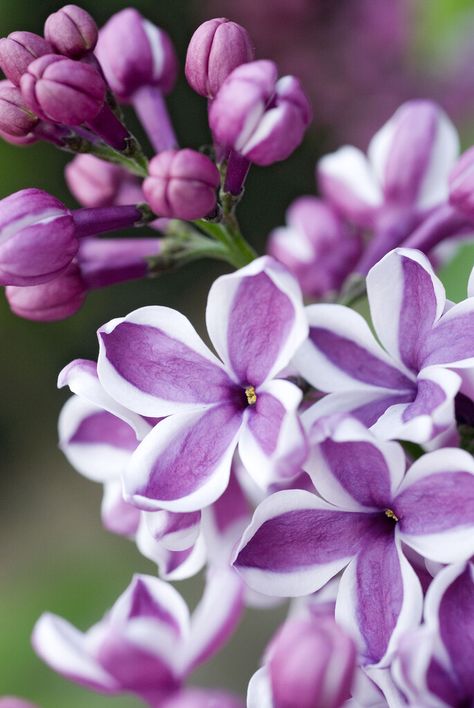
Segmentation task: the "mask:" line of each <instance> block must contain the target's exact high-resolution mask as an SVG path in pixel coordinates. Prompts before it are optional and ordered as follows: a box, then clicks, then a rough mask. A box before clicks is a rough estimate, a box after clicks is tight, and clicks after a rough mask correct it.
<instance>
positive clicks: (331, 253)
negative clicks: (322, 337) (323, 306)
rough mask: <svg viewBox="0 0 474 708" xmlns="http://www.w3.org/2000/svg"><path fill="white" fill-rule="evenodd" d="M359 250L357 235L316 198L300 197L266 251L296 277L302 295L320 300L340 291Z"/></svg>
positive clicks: (271, 235)
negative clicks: (324, 296) (284, 224)
mask: <svg viewBox="0 0 474 708" xmlns="http://www.w3.org/2000/svg"><path fill="white" fill-rule="evenodd" d="M361 251H362V241H361V239H360V236H359V234H358V233H355V232H354V231H353V230H351V229H350V228H348V227H347V225H346V224H345V223H344V222H343V221H342V219H340V217H339V215H338V214H337V212H336V211H335V210H334V209H332V207H330V206H329V205H327V204H325V203H324V202H323V201H322V200H321V199H317V198H316V197H299V198H298V199H296V200H295V201H294V202H293V203H292V204H291V206H290V207H289V209H288V210H287V212H286V226H281V227H279V228H277V229H275V230H274V231H272V233H271V234H270V238H269V243H268V252H269V253H270V255H272V256H273V257H274V258H276V259H277V260H279V261H280V262H281V263H283V264H284V265H285V266H286V267H287V268H288V270H289V271H290V272H291V273H293V275H294V276H295V277H296V278H297V280H298V282H299V284H300V286H301V289H302V291H303V293H305V294H306V295H308V296H310V297H313V298H319V297H322V296H323V295H328V294H329V293H331V292H334V291H337V290H339V288H340V287H341V285H342V283H343V282H344V280H345V279H346V278H347V276H348V275H349V273H350V272H351V270H352V269H353V267H354V266H355V264H356V262H357V260H358V258H359V256H360V254H361Z"/></svg>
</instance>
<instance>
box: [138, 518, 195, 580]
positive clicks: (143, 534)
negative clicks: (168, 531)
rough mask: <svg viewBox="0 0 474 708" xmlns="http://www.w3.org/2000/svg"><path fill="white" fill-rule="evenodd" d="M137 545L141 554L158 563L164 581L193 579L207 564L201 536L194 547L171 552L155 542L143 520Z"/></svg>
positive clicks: (159, 542) (158, 542)
mask: <svg viewBox="0 0 474 708" xmlns="http://www.w3.org/2000/svg"><path fill="white" fill-rule="evenodd" d="M135 543H136V544H137V548H138V550H139V551H140V553H141V554H142V555H143V556H145V558H148V559H149V560H151V561H153V563H156V565H157V566H158V572H159V575H160V577H161V578H163V580H169V581H175V580H185V579H186V578H192V577H193V576H194V575H196V574H197V573H199V572H200V571H201V570H202V569H203V567H204V565H205V563H206V556H207V552H206V546H205V543H204V539H203V536H202V534H200V535H199V536H198V538H197V540H196V542H195V543H194V545H193V546H190V547H189V548H185V549H183V550H182V551H170V550H169V549H167V548H166V547H165V546H164V545H163V543H162V542H161V541H155V539H154V538H153V536H152V535H151V533H150V531H149V529H148V525H147V523H146V521H145V520H144V519H142V521H141V523H140V526H139V528H138V532H137V534H136V537H135Z"/></svg>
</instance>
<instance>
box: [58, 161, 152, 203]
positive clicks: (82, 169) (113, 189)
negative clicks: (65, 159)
mask: <svg viewBox="0 0 474 708" xmlns="http://www.w3.org/2000/svg"><path fill="white" fill-rule="evenodd" d="M65 177H66V182H67V185H68V187H69V189H70V191H71V193H72V194H73V195H74V197H75V198H76V199H77V201H78V202H79V203H80V204H82V206H85V207H105V206H112V205H113V204H138V203H139V202H143V201H145V198H144V196H143V192H142V189H141V186H140V181H139V180H138V179H137V177H134V176H133V175H131V174H130V173H129V172H126V171H125V170H124V169H123V168H122V167H119V166H118V165H114V164H112V163H111V162H105V161H104V160H100V159H99V158H98V157H94V156H93V155H77V156H76V157H75V158H74V159H73V160H71V162H70V163H69V164H68V165H67V166H66V169H65Z"/></svg>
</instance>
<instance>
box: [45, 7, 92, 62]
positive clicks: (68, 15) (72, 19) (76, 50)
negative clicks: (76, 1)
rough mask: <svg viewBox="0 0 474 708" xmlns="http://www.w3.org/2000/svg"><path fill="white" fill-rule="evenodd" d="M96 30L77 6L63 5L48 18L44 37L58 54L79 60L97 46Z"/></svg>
mask: <svg viewBox="0 0 474 708" xmlns="http://www.w3.org/2000/svg"><path fill="white" fill-rule="evenodd" d="M98 33H99V31H98V29H97V25H96V23H95V20H94V19H93V18H92V17H91V16H90V15H89V13H88V12H86V11H85V10H83V9H82V7H78V6H77V5H65V6H64V7H62V8H61V9H60V10H58V11H57V12H55V13H53V14H52V15H50V16H49V17H48V19H47V20H46V22H45V25H44V36H45V37H46V39H47V40H48V42H50V43H51V45H52V46H53V47H54V49H55V50H56V51H57V52H58V53H59V54H64V55H65V56H67V57H70V58H71V59H80V58H81V57H83V56H85V55H86V54H88V53H89V52H91V51H92V50H93V49H94V47H95V45H96V44H97V38H98Z"/></svg>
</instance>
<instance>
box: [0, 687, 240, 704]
mask: <svg viewBox="0 0 474 708" xmlns="http://www.w3.org/2000/svg"><path fill="white" fill-rule="evenodd" d="M160 706H161V708H244V703H243V701H242V700H241V699H240V698H237V696H233V695H231V694H230V693H224V692H223V691H212V690H209V689H200V688H186V689H183V690H182V691H177V692H176V693H173V694H172V695H171V696H170V697H169V698H166V699H165V700H164V702H163V703H161V704H160ZM0 708H1V707H0Z"/></svg>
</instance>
